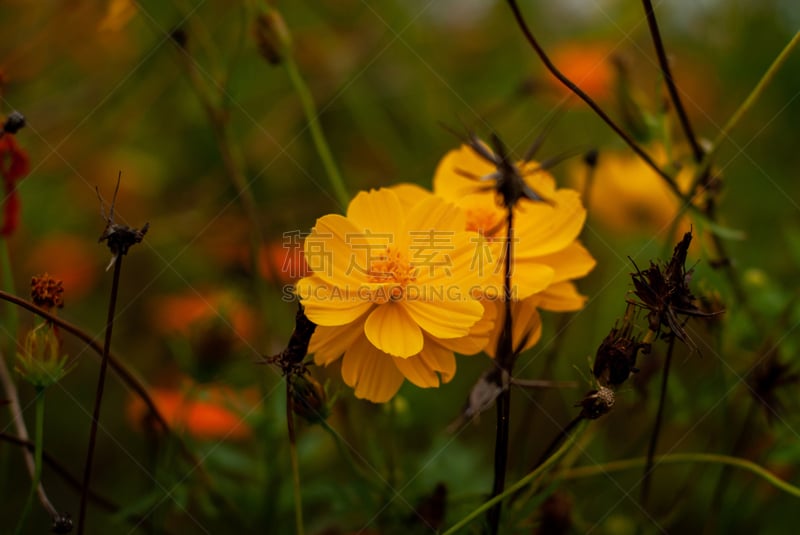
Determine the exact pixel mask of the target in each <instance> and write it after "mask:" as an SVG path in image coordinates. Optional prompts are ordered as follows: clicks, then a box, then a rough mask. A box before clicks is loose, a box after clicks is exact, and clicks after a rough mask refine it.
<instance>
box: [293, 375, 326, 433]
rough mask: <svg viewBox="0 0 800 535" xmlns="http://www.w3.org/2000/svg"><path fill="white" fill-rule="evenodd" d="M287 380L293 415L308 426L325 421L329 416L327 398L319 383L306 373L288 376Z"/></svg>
mask: <svg viewBox="0 0 800 535" xmlns="http://www.w3.org/2000/svg"><path fill="white" fill-rule="evenodd" d="M288 379H289V381H291V383H292V389H291V392H292V397H291V398H290V403H291V404H292V410H293V411H294V413H295V414H296V415H298V416H300V417H302V418H303V419H304V420H306V421H307V422H308V423H310V424H314V423H318V422H321V421H323V420H325V419H327V418H328V415H329V414H330V410H329V408H328V405H327V400H328V396H327V394H326V393H325V388H323V386H322V385H321V384H319V381H317V380H316V379H314V378H313V377H312V376H311V374H310V373H307V372H306V373H303V374H300V375H294V374H292V375H289V376H288Z"/></svg>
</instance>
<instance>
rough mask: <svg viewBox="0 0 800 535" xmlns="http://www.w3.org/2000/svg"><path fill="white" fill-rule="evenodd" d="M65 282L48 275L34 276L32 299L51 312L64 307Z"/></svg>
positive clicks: (32, 280)
mask: <svg viewBox="0 0 800 535" xmlns="http://www.w3.org/2000/svg"><path fill="white" fill-rule="evenodd" d="M63 295H64V287H63V282H62V281H60V280H58V279H54V278H53V277H51V276H50V275H48V274H47V273H45V274H43V275H34V276H33V277H32V278H31V299H32V300H33V302H34V304H35V305H36V306H38V307H40V308H43V309H45V310H47V311H50V310H52V309H54V308H63V307H64V298H63Z"/></svg>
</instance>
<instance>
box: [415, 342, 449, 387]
mask: <svg viewBox="0 0 800 535" xmlns="http://www.w3.org/2000/svg"><path fill="white" fill-rule="evenodd" d="M419 357H420V358H421V359H423V360H424V361H425V364H426V365H427V366H428V367H429V368H430V369H432V370H435V371H436V372H438V373H439V376H440V378H441V380H442V382H443V383H449V382H450V380H451V379H452V378H453V376H454V375H455V373H456V357H455V355H453V352H452V351H451V350H449V349H447V348H446V347H443V346H441V345H439V344H437V343H436V342H434V341H432V340H431V341H427V340H426V342H425V347H424V348H423V349H422V353H420V354H419Z"/></svg>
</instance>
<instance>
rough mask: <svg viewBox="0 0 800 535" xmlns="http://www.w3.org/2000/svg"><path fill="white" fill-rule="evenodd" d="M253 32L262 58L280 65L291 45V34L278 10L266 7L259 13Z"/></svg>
mask: <svg viewBox="0 0 800 535" xmlns="http://www.w3.org/2000/svg"><path fill="white" fill-rule="evenodd" d="M253 33H254V35H255V39H256V45H257V46H258V51H259V53H261V55H262V56H263V57H264V59H266V60H267V61H268V62H269V63H270V64H271V65H280V63H281V62H282V61H283V58H284V57H285V56H286V54H288V53H289V50H290V48H291V46H292V36H291V34H290V33H289V28H288V27H287V26H286V22H284V20H283V17H282V16H281V14H280V13H279V12H278V10H277V9H274V8H267V9H266V10H265V11H262V12H261V13H259V14H258V15H257V16H256V23H255V27H254V29H253Z"/></svg>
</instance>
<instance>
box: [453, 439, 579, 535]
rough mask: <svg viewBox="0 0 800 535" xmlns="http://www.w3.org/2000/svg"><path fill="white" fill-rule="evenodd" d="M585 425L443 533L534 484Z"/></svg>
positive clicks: (462, 524) (456, 529) (460, 526)
mask: <svg viewBox="0 0 800 535" xmlns="http://www.w3.org/2000/svg"><path fill="white" fill-rule="evenodd" d="M584 427H585V424H584V425H583V426H581V427H580V428H579V429H578V430H577V431H576V432H575V434H573V435H572V436H571V437H570V438H569V440H566V441H564V444H562V445H561V447H560V448H559V449H558V451H556V452H555V453H554V454H553V455H552V456H551V457H550V458H549V459H547V460H546V461H545V462H543V463H542V464H541V465H540V466H539V467H538V468H536V470H533V471H532V472H530V473H528V475H526V476H525V477H523V478H522V479H520V480H519V481H517V482H516V483H514V484H513V485H511V486H509V487H508V488H507V489H506V490H505V491H503V493H501V494H498V495H497V496H495V497H493V498H491V499H490V500H488V501H487V502H485V503H483V504H482V505H481V506H480V507H478V508H477V509H475V510H473V511H472V512H470V513H469V514H468V515H467V516H465V517H464V518H462V519H461V520H459V521H458V522H457V523H456V524H455V525H453V527H451V528H450V529H448V530H447V531H445V532H444V533H443V534H442V535H453V534H454V533H456V532H457V531H458V530H459V529H461V528H463V527H464V526H466V525H467V524H469V523H470V522H471V521H472V520H474V519H475V518H477V517H478V516H479V515H481V514H482V513H483V512H484V511H486V510H488V509H489V508H491V507H493V506H494V505H496V504H498V503H500V502H502V501H503V500H504V499H506V498H507V497H508V496H511V495H512V494H514V493H515V492H517V491H518V490H519V489H521V488H523V487H526V486H528V485H531V484H533V482H535V481H536V480H537V479H538V478H539V477H540V476H542V475H543V474H544V473H545V472H547V471H548V470H549V469H550V468H551V467H552V466H553V465H554V464H555V463H556V462H557V461H558V460H559V459H560V458H561V457H562V456H563V455H564V454H565V453H566V452H567V451H568V450H569V448H570V447H571V446H572V445H573V444H574V443H575V439H576V438H577V436H578V435H579V434H580V433H581V431H582V430H583V428H584Z"/></svg>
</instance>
